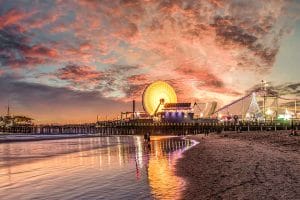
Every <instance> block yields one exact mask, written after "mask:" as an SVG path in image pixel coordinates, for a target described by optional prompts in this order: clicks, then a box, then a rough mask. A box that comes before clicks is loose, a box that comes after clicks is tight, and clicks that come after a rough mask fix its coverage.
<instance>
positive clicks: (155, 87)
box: [143, 81, 177, 115]
mask: <svg viewBox="0 0 300 200" xmlns="http://www.w3.org/2000/svg"><path fill="white" fill-rule="evenodd" d="M165 103H177V96H176V93H175V90H174V89H173V87H172V86H170V85H169V84H168V83H166V82H164V81H155V82H153V83H151V84H150V85H149V86H148V87H147V88H146V89H145V90H144V93H143V107H144V110H145V111H146V112H147V113H148V114H149V115H155V114H156V113H157V112H160V111H161V109H162V106H163V104H165Z"/></svg>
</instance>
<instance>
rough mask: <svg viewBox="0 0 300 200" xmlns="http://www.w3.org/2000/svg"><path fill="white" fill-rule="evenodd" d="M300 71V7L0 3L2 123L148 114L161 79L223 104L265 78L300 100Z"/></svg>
mask: <svg viewBox="0 0 300 200" xmlns="http://www.w3.org/2000/svg"><path fill="white" fill-rule="evenodd" d="M299 64H300V1H298V0H294V1H290V0H168V1H167V0H77V1H75V0H74V1H72V0H41V1H38V0H22V1H21V0H0V95H1V96H0V106H1V110H0V111H1V114H0V115H3V114H5V112H6V110H5V107H6V105H7V102H8V101H9V102H10V104H11V107H12V108H11V109H12V112H13V114H16V115H17V114H23V115H27V116H30V117H32V118H34V119H35V122H36V123H48V122H51V123H52V122H53V123H54V122H61V123H79V122H92V121H95V120H96V116H97V115H99V116H100V117H101V118H102V119H105V118H106V116H107V118H115V117H117V115H118V114H119V113H120V112H121V111H129V110H131V101H132V99H136V100H137V102H138V103H139V106H138V107H139V108H140V109H142V107H141V105H140V102H141V96H142V92H143V90H144V88H145V87H146V86H147V84H149V83H151V82H153V81H156V80H164V81H167V82H168V83H169V84H171V85H172V86H173V87H174V88H175V90H176V92H177V95H178V100H179V101H188V102H194V101H197V102H209V101H218V103H219V106H221V105H224V104H226V103H229V102H231V101H232V100H234V99H237V98H239V97H241V96H243V95H245V92H246V91H248V90H249V89H250V88H253V87H254V86H255V85H257V84H259V83H260V81H261V80H266V81H268V82H270V85H272V86H273V87H274V88H278V89H279V90H280V91H282V92H283V93H284V94H285V95H294V96H295V95H296V96H300V78H299V75H300V66H299Z"/></svg>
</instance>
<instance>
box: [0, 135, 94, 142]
mask: <svg viewBox="0 0 300 200" xmlns="http://www.w3.org/2000/svg"><path fill="white" fill-rule="evenodd" d="M88 137H99V135H97V134H60V135H37V134H28V135H24V134H23V135H21V134H1V133H0V143H10V142H30V141H41V140H60V139H72V138H88Z"/></svg>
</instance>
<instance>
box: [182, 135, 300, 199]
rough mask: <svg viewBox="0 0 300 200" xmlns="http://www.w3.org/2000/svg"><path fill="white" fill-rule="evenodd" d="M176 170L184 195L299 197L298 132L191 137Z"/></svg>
mask: <svg viewBox="0 0 300 200" xmlns="http://www.w3.org/2000/svg"><path fill="white" fill-rule="evenodd" d="M191 138H192V139H195V140H198V141H199V144H198V145H196V146H195V147H193V148H191V149H190V150H188V151H186V152H185V153H184V156H183V158H182V159H180V160H179V161H178V163H177V166H176V167H177V174H178V175H179V176H181V177H183V178H185V179H186V181H187V187H186V190H185V191H184V192H183V196H182V198H183V199H300V182H299V181H300V136H292V137H291V136H289V132H243V133H238V134H237V133H223V134H220V135H216V134H210V135H209V136H207V137H205V136H204V135H200V136H191Z"/></svg>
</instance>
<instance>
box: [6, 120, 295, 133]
mask: <svg viewBox="0 0 300 200" xmlns="http://www.w3.org/2000/svg"><path fill="white" fill-rule="evenodd" d="M291 129H295V130H299V129H300V121H299V120H292V121H265V122H239V123H235V122H190V123H168V122H155V123H154V122H123V121H113V122H99V123H97V124H81V125H38V126H13V127H0V132H2V133H18V134H50V135H51V134H98V135H100V136H106V135H131V134H144V133H146V132H151V133H153V134H175V135H181V134H198V133H204V132H221V131H237V130H240V131H278V130H291Z"/></svg>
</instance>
